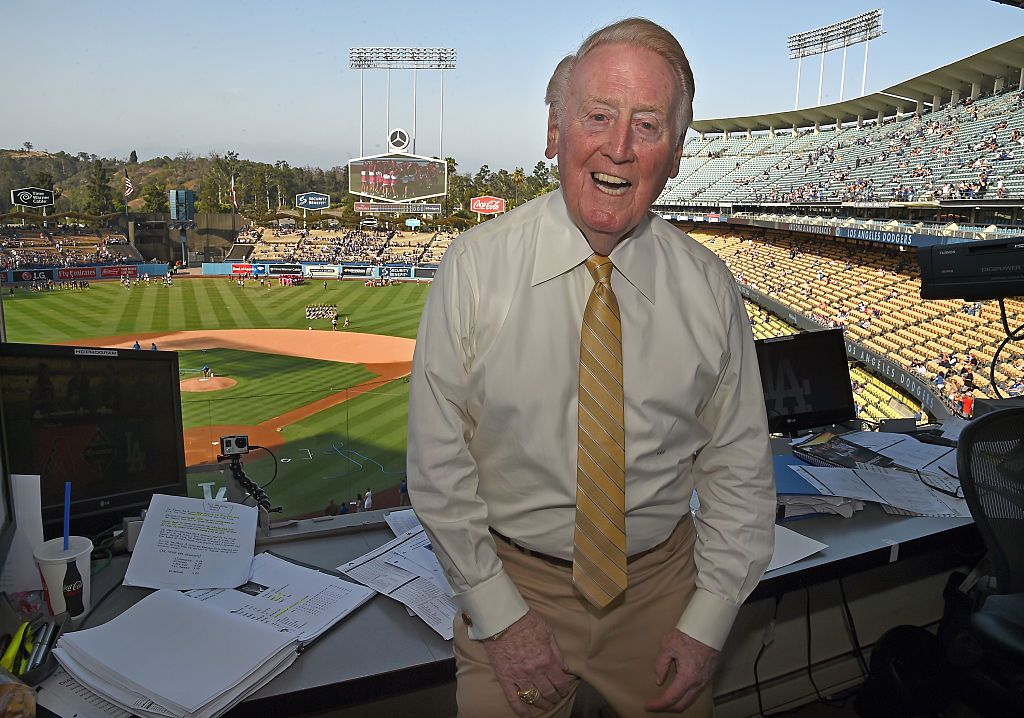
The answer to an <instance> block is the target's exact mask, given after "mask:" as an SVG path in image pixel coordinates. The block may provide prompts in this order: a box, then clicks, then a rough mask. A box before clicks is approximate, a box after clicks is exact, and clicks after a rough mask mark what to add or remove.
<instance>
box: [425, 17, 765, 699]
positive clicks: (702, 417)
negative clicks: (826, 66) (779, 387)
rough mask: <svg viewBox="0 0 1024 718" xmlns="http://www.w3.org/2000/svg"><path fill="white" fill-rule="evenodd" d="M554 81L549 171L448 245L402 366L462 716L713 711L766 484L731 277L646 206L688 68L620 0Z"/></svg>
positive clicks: (753, 373) (668, 147) (684, 122)
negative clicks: (589, 691)
mask: <svg viewBox="0 0 1024 718" xmlns="http://www.w3.org/2000/svg"><path fill="white" fill-rule="evenodd" d="M546 100H547V103H548V105H549V118H548V130H547V152H546V154H547V156H548V157H549V158H552V157H554V156H556V155H557V156H558V169H559V177H560V180H561V189H560V190H559V191H558V192H552V193H550V194H548V195H545V196H543V197H540V198H538V199H535V200H533V201H532V202H529V203H527V204H525V205H524V206H522V207H520V208H519V209H517V210H515V211H514V212H511V213H509V214H507V215H505V216H503V217H501V218H499V219H496V220H492V221H490V222H487V223H486V224H484V225H482V226H481V227H479V228H477V229H474V230H473V231H470V232H467V233H465V234H463V235H461V236H460V237H458V238H457V239H456V240H455V242H453V243H452V245H451V247H450V249H449V250H448V251H447V252H446V254H445V257H444V260H443V261H442V263H441V267H440V269H439V270H438V272H437V275H436V278H435V280H434V284H433V287H432V289H431V292H430V297H429V299H428V301H427V305H426V308H425V310H424V314H423V320H422V322H421V324H420V331H419V337H418V338H417V343H416V356H415V360H414V363H413V374H412V380H411V387H410V392H411V394H410V402H409V449H408V454H409V465H408V475H409V493H410V496H411V499H412V504H413V506H414V507H415V509H416V511H417V514H418V515H419V517H420V519H421V520H422V522H423V524H424V526H425V527H426V530H427V533H428V535H429V536H430V538H431V541H432V544H433V547H434V550H435V551H436V552H437V555H438V558H439V559H440V561H441V565H442V566H443V568H444V570H445V573H446V575H447V577H448V580H449V581H450V583H451V585H452V588H453V590H454V592H455V600H456V602H457V603H458V605H459V608H460V610H461V617H460V618H459V619H457V620H456V627H455V628H456V632H455V634H456V635H455V655H456V663H457V667H458V669H457V677H458V685H457V695H458V703H459V712H460V714H461V715H464V716H470V717H474V716H497V715H513V714H514V715H518V716H524V717H526V716H540V715H557V716H568V715H569V713H570V712H571V709H572V703H573V700H574V697H575V692H576V689H577V686H578V684H579V681H580V680H585V681H586V682H587V683H588V684H590V685H591V686H593V687H595V688H596V689H597V690H598V691H600V693H601V694H602V695H603V696H604V698H605V699H606V700H607V701H608V702H609V703H610V704H611V706H612V707H613V708H614V709H615V711H616V712H617V713H618V714H619V715H620V716H623V717H624V718H625V717H627V716H634V715H650V714H652V713H653V714H659V713H680V712H682V711H684V710H687V711H688V712H687V714H688V715H709V714H710V712H711V691H710V680H711V675H712V673H713V670H714V666H715V661H716V658H717V656H718V652H719V650H720V649H721V647H722V644H723V643H724V642H725V639H726V636H727V635H728V633H729V630H730V628H731V626H732V623H733V620H734V618H735V615H736V612H737V611H738V609H739V606H740V604H741V603H742V602H743V600H744V599H745V598H746V596H747V595H748V594H749V592H750V591H751V590H752V589H753V588H754V586H755V585H756V584H757V582H758V580H759V579H760V576H761V573H762V571H763V570H764V567H765V565H766V564H767V562H768V560H769V558H770V556H771V552H772V536H773V533H772V521H773V516H774V507H775V492H774V486H773V482H772V474H771V463H770V456H769V446H768V431H767V425H766V420H765V411H764V403H763V399H762V394H761V385H760V378H759V375H758V370H757V361H756V358H755V354H754V346H753V340H752V337H751V335H750V327H749V323H748V321H747V317H746V314H745V312H744V309H743V305H742V302H741V299H740V296H739V294H738V292H737V289H736V286H735V282H734V281H733V279H732V277H731V276H730V274H729V272H728V270H727V269H726V268H725V266H724V265H723V264H722V262H720V261H719V260H718V259H717V258H716V257H715V256H714V254H712V253H711V252H710V251H708V250H706V249H705V248H703V247H702V246H700V245H699V244H697V243H696V242H694V241H693V240H692V239H690V238H689V237H687V236H686V235H684V234H682V233H680V232H679V231H677V230H676V229H674V228H673V227H671V226H670V225H669V224H668V223H666V222H664V221H663V220H661V219H660V218H658V217H656V216H655V215H653V214H652V213H650V212H649V208H650V206H651V204H652V203H653V202H654V200H655V199H656V198H657V196H658V195H659V194H660V193H661V191H662V189H663V188H664V186H665V182H666V181H667V180H668V178H669V177H673V176H675V175H676V173H677V172H678V170H679V160H680V156H681V154H682V143H683V139H684V136H685V133H686V129H687V126H688V125H689V122H690V119H691V117H692V101H693V77H692V75H691V73H690V68H689V64H688V63H687V60H686V56H685V55H684V53H683V50H682V48H681V47H680V46H679V43H678V42H677V41H676V40H675V38H674V37H673V36H672V35H671V34H670V33H668V32H667V31H666V30H664V29H663V28H661V27H659V26H658V25H656V24H654V23H652V22H650V21H647V20H642V19H636V18H634V19H630V20H624V21H622V22H619V23H616V24H614V25H611V26H609V27H606V28H604V29H602V30H599V31H597V32H595V33H594V34H593V35H591V37H589V38H588V39H587V40H586V41H585V42H584V43H583V45H582V46H581V47H580V49H579V51H578V52H576V53H575V54H574V55H570V56H569V57H567V58H565V59H564V60H562V62H561V63H559V65H558V67H557V68H556V70H555V73H554V75H553V76H552V78H551V81H550V82H549V84H548V91H547V97H546ZM694 489H696V491H697V494H698V497H699V500H700V510H699V512H698V513H697V514H696V516H695V517H692V516H691V513H690V508H689V506H690V499H691V494H692V492H693V490H694ZM695 524H696V526H695Z"/></svg>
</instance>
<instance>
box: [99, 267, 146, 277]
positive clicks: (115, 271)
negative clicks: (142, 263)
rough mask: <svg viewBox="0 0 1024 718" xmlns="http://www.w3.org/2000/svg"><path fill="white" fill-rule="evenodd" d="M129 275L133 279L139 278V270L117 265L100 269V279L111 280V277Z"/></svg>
mask: <svg viewBox="0 0 1024 718" xmlns="http://www.w3.org/2000/svg"><path fill="white" fill-rule="evenodd" d="M125 275H128V276H129V277H132V278H133V279H134V278H135V277H137V276H139V270H138V268H136V267H135V266H134V265H123V264H115V265H113V266H106V267H100V277H102V278H103V279H109V278H111V277H123V276H125Z"/></svg>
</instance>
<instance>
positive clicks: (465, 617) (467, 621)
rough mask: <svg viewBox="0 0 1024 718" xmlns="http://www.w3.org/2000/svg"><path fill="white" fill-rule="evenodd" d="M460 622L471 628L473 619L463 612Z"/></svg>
mask: <svg viewBox="0 0 1024 718" xmlns="http://www.w3.org/2000/svg"><path fill="white" fill-rule="evenodd" d="M462 622H463V623H465V624H466V625H467V626H469V627H470V628H472V627H473V618H472V617H471V616H470V615H469V614H468V613H465V612H463V614H462Z"/></svg>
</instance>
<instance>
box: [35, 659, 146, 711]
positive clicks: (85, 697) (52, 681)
mask: <svg viewBox="0 0 1024 718" xmlns="http://www.w3.org/2000/svg"><path fill="white" fill-rule="evenodd" d="M36 702H37V703H38V704H39V705H41V706H42V707H43V708H46V709H47V710H49V711H52V712H54V713H56V714H57V715H59V716H65V717H70V716H75V718H131V715H132V714H131V713H129V712H128V711H126V710H122V709H121V708H118V707H117V706H115V705H114V704H113V703H110V702H109V701H106V700H104V699H103V698H101V697H100V696H98V695H96V694H95V693H93V692H92V691H90V690H89V689H88V688H86V687H85V686H83V685H82V684H81V683H79V682H78V681H76V680H75V679H74V678H72V677H71V676H69V675H68V674H67V672H66V671H65V670H64V669H63V668H58V669H57V670H56V671H55V672H54V674H53V675H52V676H50V677H49V678H47V679H46V680H45V681H43V682H42V683H41V684H40V685H39V690H38V692H37V693H36Z"/></svg>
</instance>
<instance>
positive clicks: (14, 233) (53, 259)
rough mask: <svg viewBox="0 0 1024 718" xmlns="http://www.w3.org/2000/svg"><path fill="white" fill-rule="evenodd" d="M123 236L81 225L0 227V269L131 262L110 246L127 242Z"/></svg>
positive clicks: (123, 254)
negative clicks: (85, 227) (66, 226)
mask: <svg viewBox="0 0 1024 718" xmlns="http://www.w3.org/2000/svg"><path fill="white" fill-rule="evenodd" d="M127 244H128V239H127V238H126V237H124V236H123V235H117V234H111V233H109V232H105V231H96V230H91V231H89V230H84V229H82V228H77V227H76V228H73V229H60V228H57V229H55V228H47V229H38V228H36V229H31V230H21V229H12V228H4V229H2V230H0V270H6V269H40V268H48V267H76V266H84V265H90V264H110V263H118V262H131V261H137V258H136V259H135V260H133V259H132V258H131V257H126V255H125V253H124V251H122V250H115V249H111V248H112V247H116V246H119V245H127Z"/></svg>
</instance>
